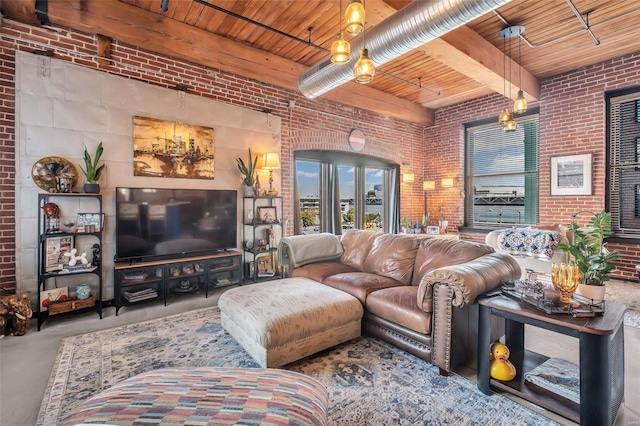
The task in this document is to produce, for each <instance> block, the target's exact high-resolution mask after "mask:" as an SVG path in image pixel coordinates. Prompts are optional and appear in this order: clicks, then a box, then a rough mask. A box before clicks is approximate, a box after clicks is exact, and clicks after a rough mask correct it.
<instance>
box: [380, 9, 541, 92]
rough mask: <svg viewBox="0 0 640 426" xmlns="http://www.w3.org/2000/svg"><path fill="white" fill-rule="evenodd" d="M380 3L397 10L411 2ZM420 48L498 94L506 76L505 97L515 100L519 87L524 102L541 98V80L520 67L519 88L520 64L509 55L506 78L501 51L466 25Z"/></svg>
mask: <svg viewBox="0 0 640 426" xmlns="http://www.w3.org/2000/svg"><path fill="white" fill-rule="evenodd" d="M383 1H384V2H385V3H386V4H388V5H389V6H391V7H393V8H394V9H396V10H400V9H401V8H403V7H405V6H406V5H408V4H409V3H411V0H383ZM420 49H421V50H422V51H423V52H424V53H425V54H426V55H427V56H429V57H431V58H433V59H435V60H437V61H438V62H440V63H442V64H444V65H446V66H448V67H449V68H452V69H454V70H456V71H458V72H459V73H461V74H464V75H466V76H467V77H469V78H471V79H473V80H475V81H477V82H478V83H480V84H482V85H483V86H486V87H488V88H490V89H491V90H493V91H495V92H497V93H500V94H504V92H505V88H504V86H505V77H506V84H507V86H506V92H507V96H509V91H510V92H511V97H512V98H513V99H515V98H516V97H517V95H518V89H519V88H522V90H523V91H524V94H525V97H526V98H527V100H529V101H531V100H538V99H540V81H539V80H538V79H537V78H536V77H535V76H534V75H533V74H531V73H530V72H529V71H527V70H526V69H524V68H522V86H520V74H519V71H520V69H519V65H518V64H517V63H516V62H514V61H512V60H511V59H510V58H509V57H508V56H507V62H506V69H507V72H506V75H505V72H504V68H505V67H504V65H503V53H502V51H501V50H500V49H498V48H496V47H495V46H494V45H493V44H491V43H489V42H488V41H487V40H486V39H484V38H483V37H481V36H480V35H479V34H478V33H476V32H475V31H473V30H472V29H471V28H469V27H467V26H466V25H464V26H462V27H460V28H458V29H456V30H453V31H451V32H450V33H447V34H445V35H443V36H442V37H440V38H438V39H435V40H433V41H430V42H429V43H426V44H425V45H424V46H422V47H421V48H420ZM509 70H511V73H509ZM509 74H511V75H509ZM510 88H511V90H509V89H510Z"/></svg>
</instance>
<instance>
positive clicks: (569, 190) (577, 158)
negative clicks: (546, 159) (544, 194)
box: [551, 154, 592, 195]
mask: <svg viewBox="0 0 640 426" xmlns="http://www.w3.org/2000/svg"><path fill="white" fill-rule="evenodd" d="M591 164H592V154H580V155H565V156H562V157H551V195H591V191H592V188H591V186H592V185H591Z"/></svg>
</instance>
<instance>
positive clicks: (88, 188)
mask: <svg viewBox="0 0 640 426" xmlns="http://www.w3.org/2000/svg"><path fill="white" fill-rule="evenodd" d="M84 192H86V193H87V194H99V193H100V184H99V183H85V184H84Z"/></svg>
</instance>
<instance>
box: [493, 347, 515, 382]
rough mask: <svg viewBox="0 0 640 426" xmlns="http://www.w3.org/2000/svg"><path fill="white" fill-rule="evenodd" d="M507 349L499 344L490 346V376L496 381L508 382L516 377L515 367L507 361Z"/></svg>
mask: <svg viewBox="0 0 640 426" xmlns="http://www.w3.org/2000/svg"><path fill="white" fill-rule="evenodd" d="M509 354H510V353H509V348H507V347H506V346H505V345H503V344H502V343H500V342H496V343H494V344H493V345H491V357H490V358H491V369H490V373H489V374H490V375H491V377H493V378H494V379H496V380H500V381H503V382H508V381H510V380H513V378H514V377H516V367H514V366H513V364H511V362H510V361H509Z"/></svg>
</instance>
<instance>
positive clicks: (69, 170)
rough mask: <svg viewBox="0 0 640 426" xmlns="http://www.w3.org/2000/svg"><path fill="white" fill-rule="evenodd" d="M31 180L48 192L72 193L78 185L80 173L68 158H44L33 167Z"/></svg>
mask: <svg viewBox="0 0 640 426" xmlns="http://www.w3.org/2000/svg"><path fill="white" fill-rule="evenodd" d="M31 178H32V179H33V181H34V182H35V184H36V185H38V187H39V188H41V189H43V190H45V191H47V192H71V190H72V189H73V188H74V187H75V186H76V183H78V171H77V169H76V166H75V165H74V164H73V163H72V162H71V161H69V160H67V159H66V158H62V157H44V158H41V159H39V160H38V161H36V162H35V164H34V165H33V168H32V169H31Z"/></svg>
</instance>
